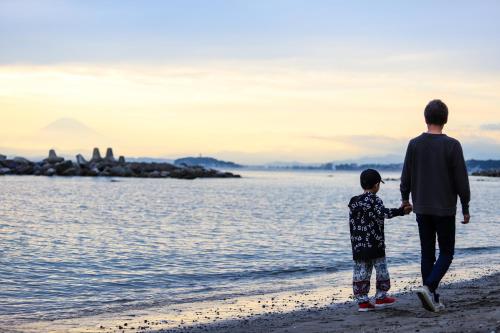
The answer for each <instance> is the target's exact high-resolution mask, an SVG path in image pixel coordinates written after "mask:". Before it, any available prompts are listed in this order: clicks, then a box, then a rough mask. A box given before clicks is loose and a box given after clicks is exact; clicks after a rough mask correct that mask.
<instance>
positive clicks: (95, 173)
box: [0, 148, 240, 179]
mask: <svg viewBox="0 0 500 333" xmlns="http://www.w3.org/2000/svg"><path fill="white" fill-rule="evenodd" d="M0 175H34V176H55V175H57V176H82V177H138V178H180V179H195V178H239V177H240V176H239V175H235V174H233V173H230V172H222V171H218V170H214V169H207V168H204V167H201V166H185V165H180V166H179V165H173V164H170V163H145V162H127V161H126V160H125V157H123V156H120V157H119V158H118V159H115V157H114V155H113V149H111V148H108V149H107V151H106V155H105V156H104V157H102V156H101V153H100V151H99V149H98V148H94V151H93V153H92V157H91V159H90V160H88V161H87V160H86V159H85V157H84V156H83V155H81V154H78V155H76V159H75V161H72V160H66V159H64V158H63V157H60V156H58V155H57V154H56V152H55V151H54V150H53V149H51V150H50V151H49V156H48V157H47V158H46V159H44V160H43V161H40V162H32V161H29V160H28V159H26V158H23V157H15V158H13V159H8V158H7V157H6V156H4V155H0Z"/></svg>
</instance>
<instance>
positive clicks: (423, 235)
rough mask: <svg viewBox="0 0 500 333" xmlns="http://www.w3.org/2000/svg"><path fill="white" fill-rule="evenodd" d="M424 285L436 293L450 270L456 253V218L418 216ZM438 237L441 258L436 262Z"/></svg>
mask: <svg viewBox="0 0 500 333" xmlns="http://www.w3.org/2000/svg"><path fill="white" fill-rule="evenodd" d="M417 222H418V233H419V234H420V248H421V251H422V261H421V271H422V281H423V284H424V285H425V286H427V287H429V290H430V291H431V292H434V291H435V290H436V289H437V287H438V286H439V282H440V281H441V279H442V278H443V276H444V275H445V274H446V271H448V268H450V265H451V262H452V260H453V255H454V253H455V216H454V215H453V216H436V215H421V214H417ZM436 235H437V241H438V244H439V258H438V260H437V261H436Z"/></svg>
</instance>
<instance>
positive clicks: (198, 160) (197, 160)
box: [174, 157, 241, 168]
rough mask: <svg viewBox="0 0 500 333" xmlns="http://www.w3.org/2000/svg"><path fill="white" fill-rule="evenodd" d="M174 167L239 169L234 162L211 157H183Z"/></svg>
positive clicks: (176, 161) (175, 162) (177, 160)
mask: <svg viewBox="0 0 500 333" xmlns="http://www.w3.org/2000/svg"><path fill="white" fill-rule="evenodd" d="M174 164H175V165H183V164H184V165H187V166H195V165H200V166H203V167H206V168H241V165H239V164H236V163H234V162H226V161H221V160H218V159H215V158H213V157H184V158H179V159H176V160H175V161H174Z"/></svg>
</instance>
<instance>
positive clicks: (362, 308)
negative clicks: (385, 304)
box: [358, 302, 375, 312]
mask: <svg viewBox="0 0 500 333" xmlns="http://www.w3.org/2000/svg"><path fill="white" fill-rule="evenodd" d="M358 305H359V309H358V311H359V312H367V311H372V310H375V306H374V305H373V304H372V303H370V302H364V303H359V304H358Z"/></svg>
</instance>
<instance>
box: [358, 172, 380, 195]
mask: <svg viewBox="0 0 500 333" xmlns="http://www.w3.org/2000/svg"><path fill="white" fill-rule="evenodd" d="M359 180H360V181H361V187H362V188H363V190H368V189H371V188H372V187H373V186H375V184H377V183H384V181H383V180H382V177H381V176H380V173H378V171H377V170H374V169H366V170H364V171H363V172H361V176H360V177H359ZM384 184H385V183H384Z"/></svg>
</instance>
